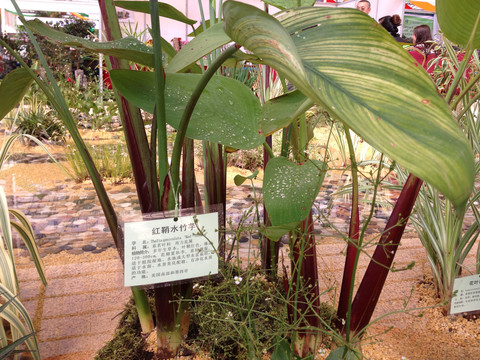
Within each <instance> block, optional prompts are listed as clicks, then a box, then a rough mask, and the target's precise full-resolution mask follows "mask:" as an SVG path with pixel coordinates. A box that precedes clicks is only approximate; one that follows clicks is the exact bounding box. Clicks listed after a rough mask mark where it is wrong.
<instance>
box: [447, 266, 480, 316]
mask: <svg viewBox="0 0 480 360" xmlns="http://www.w3.org/2000/svg"><path fill="white" fill-rule="evenodd" d="M478 310H480V275H479V274H476V275H472V276H465V277H462V278H457V279H455V282H454V284H453V296H452V302H451V305H450V314H458V313H468V312H472V311H478Z"/></svg>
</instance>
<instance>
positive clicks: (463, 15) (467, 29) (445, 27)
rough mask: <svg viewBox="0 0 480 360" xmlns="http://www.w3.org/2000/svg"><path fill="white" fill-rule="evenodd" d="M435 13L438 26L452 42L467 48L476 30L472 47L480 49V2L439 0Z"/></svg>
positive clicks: (471, 0)
mask: <svg viewBox="0 0 480 360" xmlns="http://www.w3.org/2000/svg"><path fill="white" fill-rule="evenodd" d="M435 11H436V14H437V19H438V24H439V25H440V28H441V29H442V31H443V32H444V34H445V36H446V37H447V38H448V39H449V40H450V41H452V42H454V43H456V44H458V45H461V46H463V47H466V46H467V44H468V42H469V40H470V37H471V36H472V33H473V31H474V29H475V34H474V37H473V43H472V44H473V45H472V47H473V48H476V49H478V48H479V47H480V24H478V22H479V20H480V1H475V0H437V2H436V7H435Z"/></svg>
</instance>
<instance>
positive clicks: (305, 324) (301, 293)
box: [287, 211, 320, 357]
mask: <svg viewBox="0 0 480 360" xmlns="http://www.w3.org/2000/svg"><path fill="white" fill-rule="evenodd" d="M294 236H295V237H296V238H295V239H294V243H293V262H292V279H291V286H292V289H290V291H289V292H287V293H288V294H291V295H290V298H289V307H288V310H289V317H290V320H291V321H292V320H293V321H294V320H295V319H296V320H297V321H296V322H297V326H298V327H299V330H298V332H297V339H295V344H294V345H295V346H294V349H295V353H296V354H297V355H298V356H300V357H304V356H306V355H308V354H309V353H312V352H313V351H314V350H315V349H314V347H315V343H316V335H317V332H316V329H318V327H319V325H320V320H319V316H320V315H319V309H320V291H319V288H318V276H317V252H316V245H315V235H314V221H313V213H312V211H310V214H309V215H308V217H307V218H306V219H305V220H304V221H303V222H302V224H301V225H300V228H299V229H298V232H297V233H296V235H294ZM295 314H296V316H295Z"/></svg>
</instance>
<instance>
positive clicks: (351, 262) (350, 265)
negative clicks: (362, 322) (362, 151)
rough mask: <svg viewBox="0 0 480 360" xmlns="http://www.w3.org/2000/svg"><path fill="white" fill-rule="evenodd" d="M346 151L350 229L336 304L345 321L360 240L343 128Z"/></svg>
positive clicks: (354, 168) (352, 161)
mask: <svg viewBox="0 0 480 360" xmlns="http://www.w3.org/2000/svg"><path fill="white" fill-rule="evenodd" d="M345 135H346V137H347V143H348V149H349V153H350V166H351V169H352V211H351V214H350V228H349V229H348V244H347V255H346V258H345V267H344V269H343V279H342V287H341V291H340V299H339V302H338V311H337V317H338V319H342V320H347V321H346V323H347V326H348V325H349V321H348V318H347V315H348V311H349V305H350V302H351V301H352V297H353V284H354V283H355V271H356V267H357V263H358V255H359V254H358V251H359V250H358V247H359V245H360V244H359V239H360V215H359V209H358V171H357V160H356V157H355V149H354V147H353V143H352V138H351V136H350V129H349V128H348V127H345ZM379 171H380V170H379Z"/></svg>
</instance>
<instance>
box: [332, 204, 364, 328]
mask: <svg viewBox="0 0 480 360" xmlns="http://www.w3.org/2000/svg"><path fill="white" fill-rule="evenodd" d="M359 223H360V216H359V211H358V197H357V198H356V201H355V198H353V199H352V211H351V217H350V229H349V232H348V245H347V255H346V258H345V267H344V269H343V278H342V287H341V290H340V299H339V302H338V310H337V317H338V318H339V319H346V318H347V312H348V302H349V299H350V295H349V294H350V289H351V286H352V280H353V275H354V271H355V267H356V266H355V263H356V261H355V259H356V258H357V253H358V239H359V232H360V225H359Z"/></svg>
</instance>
